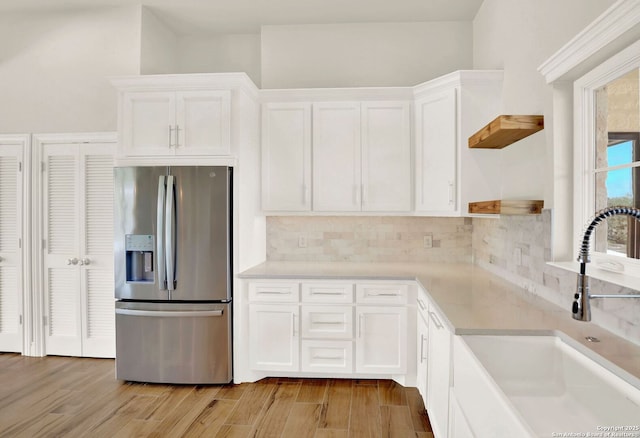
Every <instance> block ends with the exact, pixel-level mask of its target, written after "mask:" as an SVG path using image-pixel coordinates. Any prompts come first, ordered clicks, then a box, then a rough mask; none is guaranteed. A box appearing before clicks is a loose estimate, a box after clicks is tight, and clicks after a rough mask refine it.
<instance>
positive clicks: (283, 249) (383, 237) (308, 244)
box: [267, 216, 472, 262]
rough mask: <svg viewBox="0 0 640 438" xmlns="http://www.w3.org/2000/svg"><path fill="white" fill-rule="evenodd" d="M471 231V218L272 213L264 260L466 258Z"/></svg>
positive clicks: (269, 219) (351, 260)
mask: <svg viewBox="0 0 640 438" xmlns="http://www.w3.org/2000/svg"><path fill="white" fill-rule="evenodd" d="M471 231H472V224H471V219H469V218H433V217H429V218H425V217H398V216H357V217H351V216H350V217H344V216H270V217H267V260H284V261H327V262H334V261H349V262H421V261H424V262H429V261H431V262H470V261H471ZM425 238H426V239H425ZM425 240H426V241H427V242H426V245H425ZM429 243H430V244H431V247H430V248H426V247H425V246H429Z"/></svg>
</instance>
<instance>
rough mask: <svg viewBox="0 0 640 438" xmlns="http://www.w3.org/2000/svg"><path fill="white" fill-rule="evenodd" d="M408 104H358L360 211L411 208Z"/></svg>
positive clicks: (407, 209)
mask: <svg viewBox="0 0 640 438" xmlns="http://www.w3.org/2000/svg"><path fill="white" fill-rule="evenodd" d="M410 114H411V105H410V103H409V102H365V103H363V104H362V211H409V210H411V119H410Z"/></svg>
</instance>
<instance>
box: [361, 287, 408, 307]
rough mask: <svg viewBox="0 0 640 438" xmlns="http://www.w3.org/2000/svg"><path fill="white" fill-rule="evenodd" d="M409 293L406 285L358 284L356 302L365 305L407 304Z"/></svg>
mask: <svg viewBox="0 0 640 438" xmlns="http://www.w3.org/2000/svg"><path fill="white" fill-rule="evenodd" d="M408 292H409V286H408V285H406V284H393V283H371V284H356V301H357V302H358V303H363V304H366V303H371V304H406V303H407V296H408Z"/></svg>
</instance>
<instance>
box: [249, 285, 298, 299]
mask: <svg viewBox="0 0 640 438" xmlns="http://www.w3.org/2000/svg"><path fill="white" fill-rule="evenodd" d="M299 290H300V284H299V283H292V282H275V281H274V282H251V283H249V301H258V302H274V303H297V302H298V300H299V299H300V296H299V295H300V293H299Z"/></svg>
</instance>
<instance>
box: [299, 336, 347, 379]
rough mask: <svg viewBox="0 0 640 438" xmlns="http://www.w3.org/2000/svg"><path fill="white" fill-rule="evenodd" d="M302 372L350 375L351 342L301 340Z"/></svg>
mask: <svg viewBox="0 0 640 438" xmlns="http://www.w3.org/2000/svg"><path fill="white" fill-rule="evenodd" d="M302 371H305V372H318V373H345V374H351V373H352V372H353V342H352V341H317V340H303V341H302Z"/></svg>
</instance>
